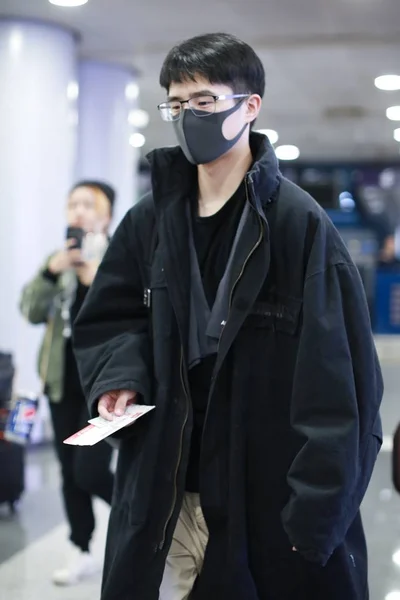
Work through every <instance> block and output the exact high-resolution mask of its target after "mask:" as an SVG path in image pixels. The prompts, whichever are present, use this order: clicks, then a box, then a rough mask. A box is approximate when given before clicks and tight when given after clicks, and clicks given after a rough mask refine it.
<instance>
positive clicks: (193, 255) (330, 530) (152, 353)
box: [74, 34, 382, 600]
mask: <svg viewBox="0 0 400 600" xmlns="http://www.w3.org/2000/svg"><path fill="white" fill-rule="evenodd" d="M160 82H161V86H162V87H163V88H165V90H166V92H167V94H168V98H167V100H166V101H165V102H163V103H162V104H160V106H159V111H160V114H161V117H162V118H163V119H164V120H165V121H168V122H170V123H171V126H172V127H174V128H175V131H176V134H177V138H178V141H179V147H177V148H172V149H171V148H169V149H162V150H155V151H154V152H152V153H151V154H150V155H149V161H150V164H151V169H152V193H151V194H149V195H148V196H146V197H145V198H144V199H143V200H142V201H141V202H139V203H138V204H137V205H135V206H134V207H133V208H132V209H131V210H130V211H129V213H128V214H127V215H126V217H125V218H124V220H123V221H122V223H121V225H120V226H119V228H118V230H117V232H116V233H115V235H114V238H113V240H112V242H111V244H110V247H109V250H108V252H107V254H106V256H105V258H104V260H103V263H102V264H101V266H100V269H99V271H98V274H97V277H96V279H95V281H94V284H93V286H92V288H91V290H90V292H89V295H88V297H87V300H86V302H85V305H84V307H83V309H82V311H81V313H80V316H79V318H78V320H77V323H76V326H75V332H74V343H75V348H76V354H77V359H78V363H79V367H80V373H81V378H82V383H83V386H84V389H85V391H86V394H87V398H88V402H89V406H90V410H91V413H92V415H97V414H98V413H100V414H101V415H102V416H103V417H105V418H106V419H112V418H113V414H116V415H119V414H122V413H123V411H124V409H125V407H126V405H127V404H129V403H132V402H138V403H144V404H148V405H155V407H156V408H155V410H154V411H152V412H150V413H149V414H148V415H146V416H145V417H143V418H142V419H141V420H140V421H139V422H138V423H137V424H135V425H134V426H132V427H131V428H127V429H125V430H124V431H123V434H122V436H121V447H120V455H119V462H118V469H117V476H116V486H115V492H114V501H113V507H112V512H111V516H110V524H109V532H108V541H107V550H106V560H105V570H104V577H103V586H102V596H101V598H102V600H133V599H134V600H158V598H160V600H185V599H187V598H189V596H190V598H191V599H193V600H366V599H367V598H368V583H367V551H366V544H365V538H364V533H363V528H362V524H361V519H360V514H359V507H360V504H361V501H362V499H363V496H364V493H365V491H366V488H367V486H368V482H369V480H370V477H371V473H372V470H373V466H374V463H375V459H376V456H377V454H378V451H379V448H380V444H381V437H382V436H381V424H380V418H379V405H380V402H381V397H382V378H381V372H380V368H379V364H378V360H377V356H376V352H375V348H374V343H373V339H372V335H371V328H370V321H369V316H368V309H367V304H366V300H365V296H364V291H363V288H362V284H361V280H360V277H359V274H358V272H357V269H356V267H355V266H354V264H353V262H352V260H351V258H350V256H349V254H348V252H347V250H346V248H345V246H344V244H343V242H342V240H341V238H340V236H339V235H338V233H337V231H336V230H335V228H334V227H333V225H332V223H331V222H330V220H329V219H328V217H327V216H326V215H325V213H324V212H323V210H322V209H321V208H320V207H319V206H318V205H317V204H316V202H315V201H314V200H313V199H312V198H311V197H310V196H308V195H307V194H306V193H305V192H303V191H302V190H300V189H299V188H298V187H296V186H295V185H293V184H292V183H290V182H289V181H287V180H286V179H285V178H283V177H282V176H281V174H280V172H279V169H278V164H277V160H276V157H275V153H274V151H273V149H272V147H271V145H270V143H269V141H268V140H267V139H266V138H265V137H264V136H261V135H259V134H255V133H251V132H250V129H251V126H252V124H254V121H255V119H256V118H257V116H258V114H259V110H260V107H261V103H262V96H263V93H264V85H265V79H264V69H263V67H262V64H261V62H260V60H259V58H258V57H257V55H256V54H255V52H254V51H253V50H252V49H251V48H250V47H249V46H248V45H247V44H245V43H243V42H241V41H240V40H238V39H236V38H234V37H233V36H231V35H226V34H210V35H205V36H200V37H197V38H193V39H191V40H188V41H186V42H184V43H182V44H180V45H179V46H177V47H175V48H173V49H172V50H171V52H170V53H169V54H168V56H167V58H166V60H165V62H164V65H163V67H162V71H161V76H160Z"/></svg>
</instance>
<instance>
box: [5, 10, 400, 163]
mask: <svg viewBox="0 0 400 600" xmlns="http://www.w3.org/2000/svg"><path fill="white" fill-rule="evenodd" d="M0 16H20V17H21V16H22V17H26V18H37V19H44V20H47V21H52V22H56V23H59V24H63V25H65V26H68V27H71V28H73V29H74V30H75V31H76V32H78V33H79V34H80V54H81V56H82V57H85V58H95V59H99V60H105V61H111V62H116V63H120V64H124V65H127V66H130V67H135V68H136V69H138V70H139V73H140V80H139V83H140V89H141V91H140V105H141V107H142V108H144V109H145V110H147V111H148V112H149V114H150V124H149V126H148V127H147V128H146V130H145V131H144V133H145V136H146V145H145V147H144V148H143V153H145V152H147V151H148V150H150V149H151V148H153V147H155V146H161V145H168V144H173V143H174V142H175V140H174V136H173V132H172V129H171V126H170V124H165V123H162V122H161V121H160V119H159V116H158V112H157V109H156V106H157V104H158V103H159V102H160V101H162V100H163V98H164V93H163V90H161V89H160V87H159V84H158V75H159V71H160V67H161V64H162V61H163V59H164V57H165V55H166V53H167V52H168V50H169V49H170V48H171V46H172V45H174V44H175V43H176V42H178V41H180V40H182V39H185V38H187V37H191V36H192V35H196V34H199V33H205V32H210V31H227V32H230V33H234V34H236V35H238V36H239V37H241V38H242V39H244V40H245V41H247V42H248V43H250V44H251V45H252V46H253V47H254V48H255V49H256V51H257V52H258V54H259V56H260V58H261V59H262V61H263V63H264V66H265V69H266V74H267V90H266V95H265V98H264V104H263V109H262V112H261V115H260V117H259V121H258V127H260V128H271V129H276V130H277V131H278V132H279V136H280V139H279V143H282V144H296V145H297V146H299V148H300V151H301V158H302V159H321V160H341V159H399V158H400V155H399V149H400V144H399V143H396V142H395V141H394V139H393V130H394V129H395V127H400V123H398V124H397V125H396V123H393V122H390V121H388V119H387V118H386V116H385V110H386V108H387V107H388V106H391V105H400V91H399V92H382V91H379V90H377V89H376V88H375V87H374V84H373V82H374V78H375V77H377V76H378V75H381V74H385V73H398V74H400V0H268V1H266V0H247V1H244V0H202V2H196V3H191V2H190V0H186V1H184V0H169V2H168V3H164V2H163V0H148V1H147V2H137V1H134V0H89V2H88V4H87V5H85V6H83V7H79V8H70V9H67V8H60V7H56V6H53V5H50V4H49V3H48V2H47V0H29V2H27V1H26V0H0ZM348 113H349V115H348Z"/></svg>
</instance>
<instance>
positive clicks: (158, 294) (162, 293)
mask: <svg viewBox="0 0 400 600" xmlns="http://www.w3.org/2000/svg"><path fill="white" fill-rule="evenodd" d="M148 293H150V301H149V305H150V311H151V322H152V335H153V337H154V338H159V337H160V336H161V337H163V338H166V337H168V338H169V337H170V336H171V335H172V322H173V310H172V305H171V301H170V299H169V293H168V288H167V281H166V279H165V274H164V269H163V267H162V266H161V264H160V261H159V260H156V261H155V262H154V264H153V266H152V267H151V273H150V290H148Z"/></svg>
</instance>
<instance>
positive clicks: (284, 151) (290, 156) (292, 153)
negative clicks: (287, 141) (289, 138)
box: [275, 145, 300, 160]
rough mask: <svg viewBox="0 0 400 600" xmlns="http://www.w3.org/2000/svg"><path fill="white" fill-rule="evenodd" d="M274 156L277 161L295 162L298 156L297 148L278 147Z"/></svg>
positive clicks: (288, 146) (289, 146)
mask: <svg viewBox="0 0 400 600" xmlns="http://www.w3.org/2000/svg"><path fill="white" fill-rule="evenodd" d="M275 154H276V156H277V158H279V160H296V158H299V156H300V150H299V149H298V147H297V146H291V145H287V146H278V147H277V148H276V149H275Z"/></svg>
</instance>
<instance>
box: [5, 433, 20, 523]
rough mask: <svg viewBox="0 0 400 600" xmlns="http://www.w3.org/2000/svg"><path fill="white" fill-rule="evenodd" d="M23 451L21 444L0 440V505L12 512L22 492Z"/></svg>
mask: <svg viewBox="0 0 400 600" xmlns="http://www.w3.org/2000/svg"><path fill="white" fill-rule="evenodd" d="M24 464H25V449H24V447H23V446H22V445H21V444H15V443H14V442H8V441H6V440H2V439H0V504H4V503H7V504H8V505H9V506H10V509H11V511H12V512H14V511H15V503H16V502H17V501H18V500H19V499H20V497H21V496H22V493H23V491H24V487H25V485H24V479H25V467H24Z"/></svg>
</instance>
